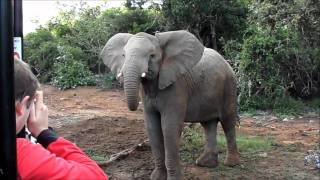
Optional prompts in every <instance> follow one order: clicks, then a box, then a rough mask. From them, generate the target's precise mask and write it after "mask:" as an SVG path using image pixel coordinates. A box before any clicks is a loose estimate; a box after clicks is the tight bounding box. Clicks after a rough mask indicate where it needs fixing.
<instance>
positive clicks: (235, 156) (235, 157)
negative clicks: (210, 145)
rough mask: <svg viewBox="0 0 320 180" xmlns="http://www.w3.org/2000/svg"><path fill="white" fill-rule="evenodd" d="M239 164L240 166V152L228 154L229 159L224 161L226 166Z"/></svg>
mask: <svg viewBox="0 0 320 180" xmlns="http://www.w3.org/2000/svg"><path fill="white" fill-rule="evenodd" d="M238 164H240V154H239V153H238V152H234V153H227V157H226V159H225V161H224V165H226V166H231V167H232V166H236V165H238Z"/></svg>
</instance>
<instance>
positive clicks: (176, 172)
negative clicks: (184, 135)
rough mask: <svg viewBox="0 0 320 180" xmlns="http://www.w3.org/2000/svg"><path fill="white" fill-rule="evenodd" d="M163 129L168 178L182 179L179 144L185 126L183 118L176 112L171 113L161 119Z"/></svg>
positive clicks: (171, 179) (173, 179) (170, 179)
mask: <svg viewBox="0 0 320 180" xmlns="http://www.w3.org/2000/svg"><path fill="white" fill-rule="evenodd" d="M161 122H162V131H163V136H164V147H165V152H166V156H165V164H166V168H167V179H168V180H180V179H182V173H181V167H180V156H179V145H180V136H181V131H182V128H183V119H182V118H181V117H179V116H175V114H174V113H173V114H171V115H170V116H169V117H168V116H165V117H164V118H162V119H161Z"/></svg>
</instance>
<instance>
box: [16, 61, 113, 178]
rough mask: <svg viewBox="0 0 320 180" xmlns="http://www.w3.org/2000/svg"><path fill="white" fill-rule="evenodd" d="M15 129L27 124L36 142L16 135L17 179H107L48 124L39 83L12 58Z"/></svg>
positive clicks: (23, 66) (23, 64) (27, 68)
mask: <svg viewBox="0 0 320 180" xmlns="http://www.w3.org/2000/svg"><path fill="white" fill-rule="evenodd" d="M14 77H15V87H14V88H15V110H16V132H17V133H18V132H19V131H21V129H22V128H23V126H25V125H26V124H27V127H28V129H29V131H30V132H31V134H32V135H33V136H34V137H35V138H36V139H37V141H38V143H39V144H33V143H32V142H30V141H28V140H27V139H24V138H17V167H18V168H17V169H18V178H21V179H108V177H107V176H106V175H105V173H104V172H103V171H102V170H101V169H100V167H99V166H98V165H97V164H96V163H95V162H94V161H93V160H91V159H90V158H89V157H88V156H86V155H85V154H84V153H83V152H82V151H81V150H80V149H79V148H78V147H77V146H76V145H75V144H73V143H71V142H69V141H67V140H65V139H64V138H62V137H58V136H57V135H56V133H55V132H54V131H53V130H52V129H51V128H49V127H48V109H47V106H46V105H45V104H44V103H43V93H42V91H37V90H38V88H39V82H38V80H37V78H36V77H35V76H34V75H33V74H32V72H31V70H30V68H29V66H28V65H27V64H26V63H24V62H23V61H21V60H15V61H14Z"/></svg>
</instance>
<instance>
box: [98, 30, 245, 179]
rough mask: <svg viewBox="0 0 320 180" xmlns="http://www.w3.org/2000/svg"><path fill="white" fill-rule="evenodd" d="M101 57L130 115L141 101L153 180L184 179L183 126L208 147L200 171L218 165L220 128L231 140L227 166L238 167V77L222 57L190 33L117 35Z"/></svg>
mask: <svg viewBox="0 0 320 180" xmlns="http://www.w3.org/2000/svg"><path fill="white" fill-rule="evenodd" d="M100 57H101V59H102V60H103V62H104V64H105V65H106V66H108V67H109V68H110V70H111V71H112V72H113V73H116V74H117V78H119V79H122V81H123V86H124V92H125V96H126V100H127V105H128V108H129V110H131V111H135V110H137V108H138V105H139V98H140V95H141V98H142V103H143V113H144V119H145V121H144V122H145V127H146V130H147V135H148V137H149V142H150V146H151V151H152V156H153V159H154V164H155V168H154V170H153V171H152V173H151V176H150V177H151V179H152V180H159V179H169V180H178V179H182V177H183V175H182V172H181V165H180V157H179V145H180V139H181V133H182V130H183V126H184V122H190V123H200V124H201V125H202V127H203V128H204V132H205V137H206V145H205V147H204V152H203V153H202V154H201V156H200V157H199V158H198V159H197V160H196V164H197V165H198V166H204V167H216V166H217V165H218V148H217V140H216V139H217V138H216V136H217V123H218V122H220V123H221V126H222V128H223V131H224V133H225V136H226V140H227V154H226V159H225V162H224V163H225V165H228V166H235V165H237V164H239V162H240V155H239V152H238V149H237V144H236V132H235V129H236V123H237V120H238V118H239V116H238V114H237V92H236V80H235V74H234V72H233V70H232V68H231V66H230V65H229V64H228V63H227V61H226V60H225V59H224V58H223V57H222V56H221V55H220V54H219V53H218V52H217V51H215V50H213V49H210V48H206V47H204V46H203V45H202V43H201V42H200V41H199V40H198V39H197V38H196V37H195V36H194V35H193V34H192V33H190V32H188V31H186V30H178V31H168V32H159V33H156V34H155V35H151V34H147V33H144V32H139V33H137V34H134V35H133V34H129V33H118V34H115V35H114V36H112V37H111V38H110V39H109V40H108V41H107V43H106V45H105V46H104V48H103V50H102V51H101V53H100Z"/></svg>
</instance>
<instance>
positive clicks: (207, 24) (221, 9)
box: [162, 0, 246, 50]
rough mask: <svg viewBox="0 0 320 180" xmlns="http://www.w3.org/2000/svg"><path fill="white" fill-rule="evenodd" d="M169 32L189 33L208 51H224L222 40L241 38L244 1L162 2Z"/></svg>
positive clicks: (191, 0)
mask: <svg viewBox="0 0 320 180" xmlns="http://www.w3.org/2000/svg"><path fill="white" fill-rule="evenodd" d="M162 10H163V12H164V16H165V18H166V19H167V22H168V24H167V27H168V30H177V29H187V30H189V31H190V32H192V33H193V34H195V35H196V36H197V37H198V38H199V39H200V41H201V42H202V43H203V44H204V45H205V46H207V47H210V48H214V49H219V50H220V49H221V48H222V44H221V43H220V42H219V39H220V38H223V39H225V40H229V39H235V38H239V37H241V32H242V30H243V29H244V28H245V19H246V6H245V1H228V0H207V1H202V0H163V4H162Z"/></svg>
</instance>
